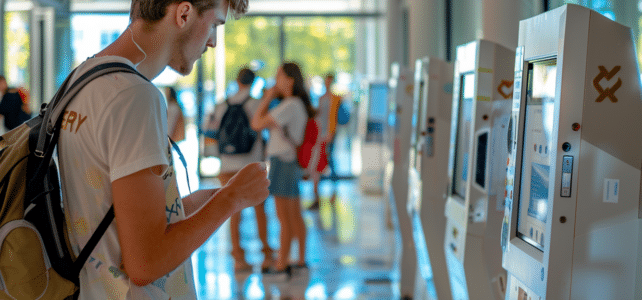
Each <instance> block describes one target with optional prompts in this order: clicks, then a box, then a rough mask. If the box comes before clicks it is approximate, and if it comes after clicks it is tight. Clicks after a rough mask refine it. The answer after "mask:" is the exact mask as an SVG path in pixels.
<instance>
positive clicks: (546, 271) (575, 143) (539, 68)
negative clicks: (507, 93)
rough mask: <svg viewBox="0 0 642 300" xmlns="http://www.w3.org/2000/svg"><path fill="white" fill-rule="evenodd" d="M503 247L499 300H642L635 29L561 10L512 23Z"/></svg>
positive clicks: (640, 108) (640, 107) (577, 9)
mask: <svg viewBox="0 0 642 300" xmlns="http://www.w3.org/2000/svg"><path fill="white" fill-rule="evenodd" d="M514 71H515V82H514V85H515V92H514V97H513V103H512V117H511V122H510V125H511V126H510V128H509V130H510V134H509V140H508V143H507V145H508V151H509V155H508V161H507V166H508V168H507V169H508V172H507V174H508V177H507V184H506V198H505V200H506V207H505V215H504V222H503V228H502V231H501V236H502V239H501V245H502V249H503V261H502V264H503V267H504V268H505V269H506V270H507V271H508V288H507V297H506V299H519V300H535V299H538V300H539V299H642V294H641V292H640V285H641V284H642V279H641V277H640V267H639V266H638V265H639V262H640V261H639V257H638V256H639V254H638V252H640V251H639V250H640V247H639V246H640V245H639V242H640V238H639V236H640V228H639V216H640V201H641V196H640V178H641V176H640V174H641V172H640V167H641V165H642V151H641V149H642V136H641V133H642V131H641V130H640V128H642V118H641V116H642V102H641V97H640V93H641V89H640V73H639V70H638V64H637V61H636V52H635V47H634V39H633V36H632V32H631V30H630V29H629V28H628V27H625V26H623V25H620V24H618V23H616V22H614V21H612V20H610V19H608V18H606V17H604V16H602V15H601V14H599V13H597V12H595V11H591V10H589V9H587V8H584V7H581V6H576V5H570V4H569V5H565V6H562V7H560V8H557V9H554V10H552V11H549V12H547V13H544V14H542V15H538V16H536V17H533V18H530V19H526V20H523V21H521V22H520V24H519V43H518V48H517V53H516V58H515V65H514Z"/></svg>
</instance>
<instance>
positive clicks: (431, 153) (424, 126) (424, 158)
mask: <svg viewBox="0 0 642 300" xmlns="http://www.w3.org/2000/svg"><path fill="white" fill-rule="evenodd" d="M452 82H453V68H452V64H450V63H447V62H445V61H443V60H440V59H437V58H432V57H430V58H429V57H426V58H423V59H418V60H417V62H416V64H415V76H414V92H413V115H412V127H411V137H410V143H411V147H410V153H409V162H410V165H409V170H408V204H407V211H408V214H409V216H410V220H411V224H412V231H413V240H414V243H415V252H416V256H417V272H416V276H415V278H416V280H415V290H414V299H440V300H447V299H451V297H450V283H449V282H448V277H447V276H446V274H447V273H448V272H447V269H446V261H445V255H444V247H443V244H444V235H443V232H444V230H445V229H444V226H445V224H446V219H445V216H444V213H443V212H444V208H445V206H444V204H445V201H444V187H445V186H446V184H447V182H448V180H447V177H446V176H445V175H446V174H447V168H448V148H449V144H450V116H451V106H452Z"/></svg>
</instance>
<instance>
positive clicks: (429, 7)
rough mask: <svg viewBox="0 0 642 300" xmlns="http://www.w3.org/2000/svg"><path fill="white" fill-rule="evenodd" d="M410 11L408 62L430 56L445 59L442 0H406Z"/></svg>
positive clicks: (444, 18) (444, 19)
mask: <svg viewBox="0 0 642 300" xmlns="http://www.w3.org/2000/svg"><path fill="white" fill-rule="evenodd" d="M407 2H408V8H409V10H408V11H409V13H410V47H409V48H410V63H411V64H412V65H414V62H415V61H416V60H417V59H419V58H422V57H425V56H430V57H437V58H440V59H443V60H446V5H445V1H444V0H437V1H436V0H407Z"/></svg>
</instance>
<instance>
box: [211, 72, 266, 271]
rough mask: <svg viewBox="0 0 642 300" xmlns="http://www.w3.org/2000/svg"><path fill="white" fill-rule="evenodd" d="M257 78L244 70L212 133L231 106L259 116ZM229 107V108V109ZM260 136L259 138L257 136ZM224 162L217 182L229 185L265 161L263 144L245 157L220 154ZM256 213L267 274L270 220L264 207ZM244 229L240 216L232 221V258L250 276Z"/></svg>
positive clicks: (215, 115) (213, 120) (257, 142)
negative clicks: (251, 166) (252, 92)
mask: <svg viewBox="0 0 642 300" xmlns="http://www.w3.org/2000/svg"><path fill="white" fill-rule="evenodd" d="M255 77H256V75H255V74H254V72H253V71H252V70H250V69H248V68H242V69H241V70H240V71H239V73H238V76H237V77H236V83H237V84H238V87H239V91H238V93H236V94H235V95H234V96H232V97H230V98H229V99H227V101H226V102H223V103H221V104H219V105H217V106H216V108H214V112H213V114H212V117H211V121H210V122H211V125H210V128H209V129H211V130H214V131H219V129H220V126H221V120H222V119H223V116H224V115H225V113H226V112H227V111H228V107H229V105H236V104H243V108H244V109H245V113H246V115H247V117H248V119H250V120H251V118H252V115H253V114H254V112H256V109H257V108H258V106H259V104H260V102H259V100H257V99H253V98H252V97H251V96H250V88H251V87H252V83H253V82H254V78H255ZM228 103H229V105H228ZM257 135H258V134H257ZM219 158H220V160H221V171H220V174H219V175H218V179H219V180H220V181H221V185H226V184H227V182H228V181H229V180H230V179H231V178H232V177H234V175H235V174H236V173H237V172H238V171H239V170H240V169H241V168H243V167H245V166H246V165H247V164H250V163H253V162H258V161H262V160H263V141H262V139H261V137H260V136H258V137H257V139H256V140H255V141H254V145H253V146H252V149H251V151H250V152H249V153H243V154H222V153H220V154H219ZM254 212H255V213H256V223H257V225H258V229H259V238H260V239H261V242H262V243H263V249H262V250H263V254H264V258H263V264H262V265H261V270H262V271H267V270H268V269H269V267H270V266H271V265H272V249H271V248H270V245H269V244H268V239H267V217H266V215H265V204H264V203H261V204H259V205H257V206H255V207H254ZM240 225H241V212H238V213H235V214H234V215H232V217H231V218H230V236H231V238H232V257H233V258H234V271H235V272H239V273H241V272H248V271H251V270H252V266H251V265H249V264H248V263H247V262H246V260H245V251H244V250H243V248H242V247H241V238H240V232H239V227H240Z"/></svg>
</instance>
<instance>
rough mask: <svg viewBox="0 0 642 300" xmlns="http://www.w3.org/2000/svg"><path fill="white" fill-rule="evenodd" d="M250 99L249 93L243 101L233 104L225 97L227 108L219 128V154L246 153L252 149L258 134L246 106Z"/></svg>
mask: <svg viewBox="0 0 642 300" xmlns="http://www.w3.org/2000/svg"><path fill="white" fill-rule="evenodd" d="M248 100H250V96H249V95H248V96H247V98H245V100H243V102H242V103H239V104H234V105H232V104H230V102H229V101H228V99H225V103H226V104H227V110H226V111H225V113H224V114H223V118H222V119H221V126H220V127H219V130H218V151H219V154H225V155H230V154H244V153H248V152H250V151H251V150H252V146H254V142H255V141H256V139H257V136H258V134H257V132H256V131H254V130H253V129H252V127H250V118H249V117H248V116H247V112H246V111H245V108H244V105H245V103H247V101H248Z"/></svg>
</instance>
